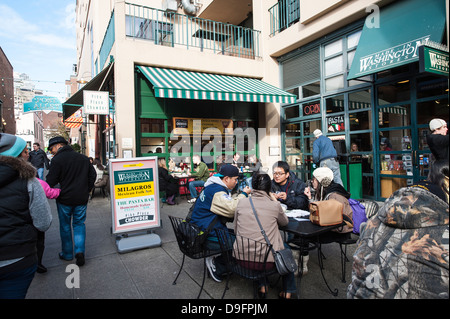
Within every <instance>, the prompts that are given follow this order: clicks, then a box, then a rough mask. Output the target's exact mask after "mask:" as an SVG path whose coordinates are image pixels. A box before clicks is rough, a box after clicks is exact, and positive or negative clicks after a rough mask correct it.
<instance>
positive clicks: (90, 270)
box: [27, 194, 356, 301]
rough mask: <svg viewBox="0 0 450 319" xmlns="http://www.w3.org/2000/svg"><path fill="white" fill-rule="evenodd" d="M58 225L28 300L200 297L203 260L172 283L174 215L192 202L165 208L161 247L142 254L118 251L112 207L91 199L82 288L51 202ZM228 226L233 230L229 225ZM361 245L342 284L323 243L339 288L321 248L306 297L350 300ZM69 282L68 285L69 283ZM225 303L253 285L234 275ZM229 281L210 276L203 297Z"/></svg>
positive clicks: (336, 261)
mask: <svg viewBox="0 0 450 319" xmlns="http://www.w3.org/2000/svg"><path fill="white" fill-rule="evenodd" d="M49 202H50V206H51V208H52V213H53V223H52V225H51V227H50V229H49V230H48V231H47V232H46V235H45V236H46V238H45V252H44V258H43V264H44V265H45V266H46V267H47V269H48V271H47V273H44V274H38V273H36V275H35V277H34V279H33V282H32V283H31V286H30V288H29V290H28V294H27V299H195V298H196V297H197V294H198V292H199V289H200V286H201V282H202V278H203V260H192V259H190V258H186V260H185V264H184V267H183V270H182V273H181V274H180V276H179V278H178V280H177V284H176V285H172V282H173V280H174V279H175V277H176V275H177V272H178V270H179V267H180V265H181V261H182V253H181V252H180V250H179V249H178V245H177V241H176V239H175V235H174V233H173V229H172V226H171V224H170V221H169V219H168V216H169V215H173V216H178V217H185V216H186V214H187V212H188V209H189V207H190V204H188V203H187V201H186V199H184V198H179V199H178V202H179V204H178V205H174V206H170V205H167V204H164V205H163V207H162V209H161V219H162V227H161V228H158V229H155V231H154V233H156V234H158V235H159V236H160V238H161V246H160V247H154V248H147V249H141V250H137V251H132V252H127V253H119V252H118V250H117V246H116V242H115V241H116V235H114V234H112V232H111V227H112V224H111V223H112V216H111V204H110V201H109V199H108V198H102V196H101V195H100V194H96V196H95V197H94V198H93V199H92V200H91V201H89V204H88V209H87V219H86V256H85V257H86V264H85V265H84V266H82V267H80V268H79V274H80V276H79V288H76V287H74V288H71V286H72V287H73V286H74V285H76V283H77V282H76V281H75V280H74V278H75V277H74V275H75V272H74V270H73V268H74V266H75V259H74V260H73V261H63V260H60V259H59V258H58V253H59V252H60V248H61V241H60V237H59V221H58V216H57V212H56V204H55V200H49ZM229 227H232V225H231V224H230V225H229ZM355 248H356V245H350V246H349V247H348V249H347V256H348V257H349V259H350V262H348V263H347V265H346V276H345V278H346V283H342V282H341V261H340V250H339V245H338V244H336V243H334V244H328V245H323V247H322V251H323V254H324V256H325V257H326V259H324V273H325V276H326V278H327V280H328V283H329V285H330V287H331V288H333V289H334V288H337V289H338V290H339V293H338V296H337V297H334V296H332V295H331V294H330V292H329V291H328V289H327V287H326V285H325V283H324V281H323V279H322V277H321V274H320V269H319V265H318V258H317V250H313V251H311V252H310V259H309V263H308V269H309V273H308V274H307V275H305V276H303V278H302V280H301V290H300V297H301V298H302V299H345V298H346V289H347V286H348V283H349V282H350V280H351V267H352V255H353V252H354V250H355ZM66 282H67V283H68V286H69V287H68V286H67V285H66ZM271 283H273V284H277V286H274V287H271V288H270V289H269V293H268V298H269V299H277V298H278V292H279V291H280V288H281V280H280V281H278V283H277V276H273V278H271ZM229 287H230V289H229V290H228V291H227V293H226V295H225V299H241V300H242V299H252V298H253V286H252V283H251V282H250V281H248V280H244V279H242V278H239V277H238V276H236V275H234V276H232V277H231V279H230V283H229ZM224 288H225V280H224V281H223V282H222V283H217V282H215V281H213V280H212V279H211V278H208V277H207V278H206V280H205V286H204V291H203V292H202V294H201V296H200V298H201V299H203V300H205V301H206V299H220V298H221V296H222V292H223V289H224Z"/></svg>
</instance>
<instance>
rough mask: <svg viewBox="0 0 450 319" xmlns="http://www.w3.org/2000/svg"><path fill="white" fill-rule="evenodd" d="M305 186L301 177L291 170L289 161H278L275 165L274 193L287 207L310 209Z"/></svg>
mask: <svg viewBox="0 0 450 319" xmlns="http://www.w3.org/2000/svg"><path fill="white" fill-rule="evenodd" d="M305 187H306V184H305V183H304V182H303V181H302V180H301V179H299V178H297V176H295V174H294V173H292V172H289V164H288V163H286V162H284V161H278V162H276V163H275V164H274V165H273V180H272V193H274V195H275V197H276V198H277V199H278V200H279V201H280V203H282V204H285V205H286V206H287V209H303V210H309V207H308V205H309V201H308V197H306V195H305Z"/></svg>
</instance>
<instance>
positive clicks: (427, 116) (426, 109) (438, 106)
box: [417, 98, 449, 124]
mask: <svg viewBox="0 0 450 319" xmlns="http://www.w3.org/2000/svg"><path fill="white" fill-rule="evenodd" d="M434 118H441V119H443V120H444V121H446V122H448V120H449V114H448V99H446V98H445V99H436V100H431V101H427V102H421V103H417V124H428V123H430V121H431V120H432V119H434Z"/></svg>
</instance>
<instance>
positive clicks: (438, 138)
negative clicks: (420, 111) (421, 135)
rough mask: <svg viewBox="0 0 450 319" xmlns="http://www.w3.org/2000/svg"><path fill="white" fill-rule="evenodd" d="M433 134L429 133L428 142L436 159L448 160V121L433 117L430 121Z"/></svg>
mask: <svg viewBox="0 0 450 319" xmlns="http://www.w3.org/2000/svg"><path fill="white" fill-rule="evenodd" d="M430 130H431V134H428V135H427V143H428V146H429V147H430V150H431V153H433V155H434V159H435V160H440V159H443V160H447V161H448V139H449V137H448V135H447V132H448V128H447V123H446V122H445V121H444V120H442V119H432V120H431V121H430Z"/></svg>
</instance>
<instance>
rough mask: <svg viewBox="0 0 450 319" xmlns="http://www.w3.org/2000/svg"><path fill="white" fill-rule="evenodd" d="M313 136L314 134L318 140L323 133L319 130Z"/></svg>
mask: <svg viewBox="0 0 450 319" xmlns="http://www.w3.org/2000/svg"><path fill="white" fill-rule="evenodd" d="M313 134H314V136H315V137H316V138H317V137H319V136H320V135H322V131H321V130H319V129H317V130H315V131H314V132H313Z"/></svg>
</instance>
